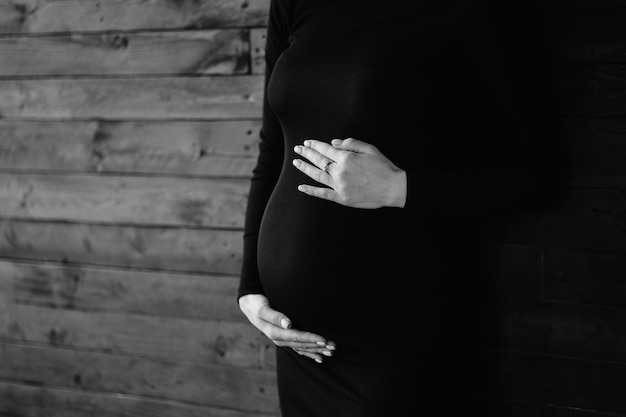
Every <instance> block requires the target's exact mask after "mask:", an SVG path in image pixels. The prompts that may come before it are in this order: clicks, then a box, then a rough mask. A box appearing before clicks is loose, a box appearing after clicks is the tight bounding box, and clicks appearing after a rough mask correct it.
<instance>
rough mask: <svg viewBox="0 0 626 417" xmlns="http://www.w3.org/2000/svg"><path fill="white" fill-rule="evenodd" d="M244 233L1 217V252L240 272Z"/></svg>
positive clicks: (63, 259)
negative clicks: (21, 219) (6, 218)
mask: <svg viewBox="0 0 626 417" xmlns="http://www.w3.org/2000/svg"><path fill="white" fill-rule="evenodd" d="M242 236H243V233H242V232H241V231H240V230H209V229H191V228H171V227H139V226H123V225H100V224H80V223H55V222H45V223H44V222H32V221H18V220H0V256H2V257H5V258H6V257H11V258H18V259H24V260H35V259H36V260H48V261H61V262H69V263H72V264H74V263H77V264H100V265H108V266H121V267H133V268H149V269H158V270H162V271H172V272H175V271H181V272H200V273H226V274H239V272H240V269H241V250H242V246H243V244H242V242H243V239H242Z"/></svg>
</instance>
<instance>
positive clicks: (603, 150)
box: [563, 119, 626, 188]
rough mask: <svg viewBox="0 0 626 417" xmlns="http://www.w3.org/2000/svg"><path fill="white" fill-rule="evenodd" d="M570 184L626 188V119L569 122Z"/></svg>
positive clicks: (566, 123) (575, 120)
mask: <svg viewBox="0 0 626 417" xmlns="http://www.w3.org/2000/svg"><path fill="white" fill-rule="evenodd" d="M563 126H564V129H565V134H566V136H567V138H568V143H569V149H568V153H569V159H570V170H571V177H572V178H571V183H572V184H573V185H576V186H587V187H617V188H626V164H624V158H625V156H626V120H623V119H567V120H564V122H563Z"/></svg>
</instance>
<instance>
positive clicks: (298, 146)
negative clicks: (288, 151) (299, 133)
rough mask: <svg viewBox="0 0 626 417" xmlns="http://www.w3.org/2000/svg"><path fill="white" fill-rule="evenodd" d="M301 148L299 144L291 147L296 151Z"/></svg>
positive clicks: (298, 151)
mask: <svg viewBox="0 0 626 417" xmlns="http://www.w3.org/2000/svg"><path fill="white" fill-rule="evenodd" d="M301 149H302V147H301V146H300V145H296V146H294V147H293V150H294V151H295V152H297V153H300V150H301Z"/></svg>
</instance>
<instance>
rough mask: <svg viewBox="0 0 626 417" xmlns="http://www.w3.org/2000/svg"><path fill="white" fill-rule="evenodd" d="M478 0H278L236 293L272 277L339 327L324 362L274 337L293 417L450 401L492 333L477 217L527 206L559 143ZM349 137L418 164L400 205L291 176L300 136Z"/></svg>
mask: <svg viewBox="0 0 626 417" xmlns="http://www.w3.org/2000/svg"><path fill="white" fill-rule="evenodd" d="M482 12H483V10H482V9H481V7H480V5H479V4H477V3H476V4H475V3H474V2H471V1H469V0H451V1H428V2H423V1H406V2H391V3H389V2H388V3H380V2H363V1H354V0H346V1H331V0H326V1H324V0H318V1H315V0H313V1H311V0H308V1H304V0H273V1H272V2H271V7H270V18H269V25H268V33H267V47H266V60H267V72H266V94H265V102H264V109H263V125H262V129H261V142H260V148H259V150H260V154H259V158H258V163H257V166H256V168H255V169H254V172H253V178H252V181H251V188H250V195H249V202H248V207H247V213H246V225H245V233H244V261H243V268H242V274H241V281H240V286H239V293H238V295H239V296H242V295H245V294H250V293H261V294H265V295H266V296H267V297H268V298H269V300H270V302H271V304H272V306H273V307H274V308H275V309H277V310H279V311H281V312H284V313H285V314H287V316H289V317H290V318H291V319H292V322H293V326H294V327H295V328H298V329H302V330H307V331H312V332H316V333H319V334H321V335H323V336H325V337H327V338H329V339H331V340H333V341H335V342H336V343H337V352H336V355H335V356H334V357H332V358H327V359H326V360H325V362H324V363H323V364H317V363H315V362H313V361H312V360H310V359H307V358H304V357H301V356H298V355H297V354H295V353H294V352H292V351H291V350H290V349H282V348H278V349H277V350H278V352H277V371H278V382H279V394H280V398H281V406H282V411H283V416H284V417H300V416H302V417H304V416H311V417H312V416H320V417H321V416H324V417H327V416H346V417H350V416H354V417H357V416H358V417H366V416H379V415H383V412H384V413H389V412H390V411H392V410H394V407H395V409H396V410H400V409H402V408H403V407H405V406H407V405H408V404H412V405H413V406H415V405H416V404H418V405H419V407H420V408H421V409H423V410H428V409H431V408H429V407H432V410H440V411H441V410H443V409H444V406H446V407H450V408H451V407H453V404H454V403H455V399H456V398H458V397H459V394H458V392H460V390H461V387H462V385H463V381H464V377H463V375H464V373H465V372H466V369H467V367H466V366H465V364H466V362H467V359H468V358H471V353H470V352H472V350H473V347H474V346H478V345H480V344H481V343H482V342H483V340H482V336H481V334H480V332H478V331H477V330H478V328H479V327H480V324H479V323H478V321H477V320H478V315H477V312H478V311H479V309H478V308H477V307H479V306H481V304H482V301H481V300H482V299H483V298H484V297H485V285H484V270H483V269H484V268H483V267H484V262H483V261H484V258H483V257H484V252H483V249H484V243H485V242H484V236H483V235H482V229H481V227H482V226H481V225H482V224H483V219H484V218H485V217H486V216H489V215H490V213H502V212H508V211H517V210H520V209H522V208H532V207H533V206H534V205H535V202H536V201H537V195H538V190H539V189H541V187H545V184H546V178H545V177H544V174H545V173H544V171H543V167H544V166H545V164H546V160H545V159H546V158H547V157H548V156H547V155H548V154H546V153H544V152H541V151H540V148H538V147H537V146H539V147H541V146H542V145H541V144H542V141H543V140H545V136H544V135H545V132H543V131H542V130H541V129H540V128H539V127H538V126H537V124H536V123H535V121H537V120H539V119H538V118H537V117H541V116H537V114H535V113H536V112H537V109H538V108H539V104H540V103H539V104H537V105H535V104H531V103H533V99H534V98H533V97H532V93H531V91H532V90H531V89H529V88H528V86H529V85H532V82H531V81H530V80H532V66H531V65H529V62H526V61H525V58H524V53H523V50H522V49H520V46H519V45H517V44H515V43H511V42H512V40H513V41H516V42H517V41H521V39H519V38H514V37H511V35H512V34H514V33H513V32H514V28H512V27H508V26H506V25H504V26H502V27H504V29H506V30H510V31H511V33H501V32H497V33H495V34H494V31H495V30H496V29H497V26H495V25H492V24H491V23H490V21H489V19H487V18H486V15H485V14H484V13H482ZM497 30H500V29H497ZM503 39H506V41H505V42H503ZM503 44H505V45H503ZM516 48H517V49H516ZM506 51H515V53H516V54H517V55H511V54H506V53H505V52H506ZM347 137H354V138H356V139H360V140H362V141H365V142H369V143H371V144H374V145H375V146H377V147H378V148H379V149H380V150H381V151H382V153H383V154H385V155H386V156H387V157H388V158H389V159H390V160H391V161H393V162H394V163H395V164H396V165H397V166H399V167H400V168H402V169H404V170H406V172H407V180H408V196H407V203H406V206H405V207H404V208H381V209H375V210H363V209H354V208H348V207H344V206H341V205H339V204H336V203H333V202H329V201H325V200H321V199H316V198H313V197H310V196H307V195H305V194H302V193H301V192H299V191H298V190H297V186H298V185H299V184H302V183H307V184H313V183H314V181H313V180H311V179H309V178H308V177H306V176H305V175H304V174H302V173H301V172H299V171H298V170H297V169H296V168H294V167H293V166H292V164H291V161H292V160H293V159H294V158H296V157H297V155H296V154H295V153H294V152H293V147H294V145H297V144H301V143H302V142H303V141H304V140H305V139H318V140H323V141H326V142H330V141H331V140H332V139H334V138H347ZM537 144H538V145H537ZM425 381H426V382H427V385H426V386H424V384H423V382H425ZM452 413H453V412H452V411H449V412H446V413H444V414H437V415H453V414H452ZM390 415H393V414H390ZM398 415H399V414H398ZM425 415H427V414H425Z"/></svg>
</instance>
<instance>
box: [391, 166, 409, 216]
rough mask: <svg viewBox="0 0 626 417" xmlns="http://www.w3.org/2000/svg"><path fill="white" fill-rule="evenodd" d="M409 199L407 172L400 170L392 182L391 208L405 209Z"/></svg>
mask: <svg viewBox="0 0 626 417" xmlns="http://www.w3.org/2000/svg"><path fill="white" fill-rule="evenodd" d="M406 197H407V179H406V171H404V170H402V169H399V170H398V171H396V172H395V175H394V177H393V181H392V182H391V187H390V193H389V202H388V204H387V205H388V206H389V207H398V208H404V206H405V204H406Z"/></svg>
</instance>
